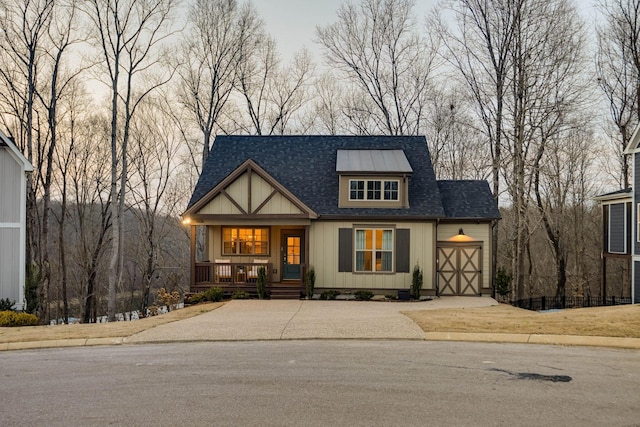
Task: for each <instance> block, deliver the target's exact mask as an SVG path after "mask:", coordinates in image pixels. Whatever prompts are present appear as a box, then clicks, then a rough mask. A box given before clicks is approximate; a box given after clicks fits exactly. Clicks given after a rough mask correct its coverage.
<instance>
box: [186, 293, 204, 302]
mask: <svg viewBox="0 0 640 427" xmlns="http://www.w3.org/2000/svg"><path fill="white" fill-rule="evenodd" d="M185 299H186V298H185ZM206 299H207V298H206V297H205V296H204V292H198V293H197V294H191V295H189V299H188V303H189V304H199V303H201V302H202V301H205V300H206Z"/></svg>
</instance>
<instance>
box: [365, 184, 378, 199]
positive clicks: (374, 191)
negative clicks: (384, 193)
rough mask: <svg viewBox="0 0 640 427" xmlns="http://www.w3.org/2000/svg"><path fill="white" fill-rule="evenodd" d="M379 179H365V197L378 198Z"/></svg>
mask: <svg viewBox="0 0 640 427" xmlns="http://www.w3.org/2000/svg"><path fill="white" fill-rule="evenodd" d="M380 194H381V193H380V181H367V199H368V200H380Z"/></svg>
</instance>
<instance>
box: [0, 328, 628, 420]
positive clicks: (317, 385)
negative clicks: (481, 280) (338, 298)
mask: <svg viewBox="0 0 640 427" xmlns="http://www.w3.org/2000/svg"><path fill="white" fill-rule="evenodd" d="M639 403H640V352H638V351H636V350H611V349H600V348H597V349H596V348H586V347H554V346H536V345H518V344H484V343H451V342H423V341H393V340H390V341H367V340H364V341H339V340H336V341H331V340H328V341H327V340H323V341H317V340H307V341H305V340H302V341H279V342H265V341H252V342H213V343H211V342H209V343H181V344H158V345H135V346H117V347H90V348H88V347H84V348H71V349H50V350H35V351H16V352H6V353H1V354H0V424H2V425H4V426H17V425H20V426H38V425H42V426H45V425H46V426H92V425H95V426H103V425H127V426H174V425H182V426H198V425H200V426H213V425H216V426H221V425H238V426H239V425H242V426H249V425H255V426H258V425H259V426H276V425H277V426H280V425H295V426H321V425H322V426H325V425H333V426H343V425H344V426H356V425H362V426H372V425H385V426H386V425H389V426H391V425H393V426H396V425H416V426H418V425H419V426H425V425H443V426H444V425H446V426H456V425H460V426H469V425H503V426H512V425H531V426H534V425H535V426H540V425H562V426H591V425H594V426H595V425H597V426H602V425H615V426H625V425H628V426H631V425H636V426H637V425H640V418H639V416H638V404H639Z"/></svg>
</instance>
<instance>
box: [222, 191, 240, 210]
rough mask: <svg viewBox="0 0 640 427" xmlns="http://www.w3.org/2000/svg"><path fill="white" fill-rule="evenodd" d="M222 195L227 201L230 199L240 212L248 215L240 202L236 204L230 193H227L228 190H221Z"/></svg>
mask: <svg viewBox="0 0 640 427" xmlns="http://www.w3.org/2000/svg"><path fill="white" fill-rule="evenodd" d="M220 194H222V195H224V196H225V197H226V198H227V199H229V201H230V202H231V203H232V204H233V206H235V207H236V208H237V209H238V210H239V211H240V212H242V213H243V214H245V215H246V213H247V211H245V210H244V209H242V206H240V205H239V204H238V202H236V201H235V199H234V198H233V197H231V196H230V195H229V193H227V190H220Z"/></svg>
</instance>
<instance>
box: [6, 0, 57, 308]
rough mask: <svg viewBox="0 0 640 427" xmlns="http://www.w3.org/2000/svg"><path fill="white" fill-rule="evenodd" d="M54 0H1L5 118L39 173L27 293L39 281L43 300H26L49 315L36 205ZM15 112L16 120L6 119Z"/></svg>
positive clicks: (32, 186) (30, 190)
mask: <svg viewBox="0 0 640 427" xmlns="http://www.w3.org/2000/svg"><path fill="white" fill-rule="evenodd" d="M53 9H54V1H53V0H20V1H16V2H0V19H1V20H2V25H0V84H1V85H2V86H3V88H4V89H3V90H0V99H1V101H2V104H3V112H4V113H6V114H1V115H0V116H1V117H2V120H3V121H4V122H5V123H6V124H7V126H6V127H7V129H8V130H9V133H10V135H11V136H12V137H13V138H14V140H15V141H16V143H17V145H18V147H19V148H20V149H21V150H22V151H23V152H24V153H25V156H26V157H27V159H28V160H29V161H30V162H31V163H32V164H33V165H35V169H36V173H35V174H32V175H29V177H28V178H27V254H26V262H27V265H28V275H27V282H28V283H27V288H28V289H27V295H28V296H31V294H32V292H30V290H29V288H32V287H35V286H37V287H38V292H37V295H39V299H40V300H39V301H37V299H38V298H37V297H36V301H33V298H31V300H29V299H28V300H27V304H28V307H27V308H28V310H30V311H31V310H33V311H37V312H38V314H39V315H40V317H41V319H42V320H44V316H46V314H45V313H44V311H43V310H44V307H45V304H46V302H45V301H43V298H44V294H43V288H42V286H39V284H40V283H39V282H40V280H39V278H38V277H39V275H40V271H39V269H38V264H40V265H41V263H40V262H39V259H38V258H39V257H40V255H41V249H42V242H40V233H39V229H40V224H41V223H40V218H39V217H38V209H37V192H38V189H37V186H38V177H39V171H40V169H39V167H38V166H39V165H40V163H41V162H42V161H44V156H42V155H41V153H42V150H43V148H42V146H43V145H44V144H45V143H46V141H44V139H45V137H46V136H45V135H42V134H43V133H45V131H43V130H42V126H41V125H42V123H40V121H39V118H38V111H37V106H36V102H37V92H38V89H39V87H40V84H41V81H40V79H39V74H38V72H39V69H40V67H41V64H42V62H43V61H44V57H45V54H46V49H47V48H46V46H44V45H45V44H46V43H47V39H48V37H47V30H48V28H49V25H50V23H51V19H52V16H53ZM8 118H10V119H9V120H11V123H7V122H6V121H7V119H8Z"/></svg>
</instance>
